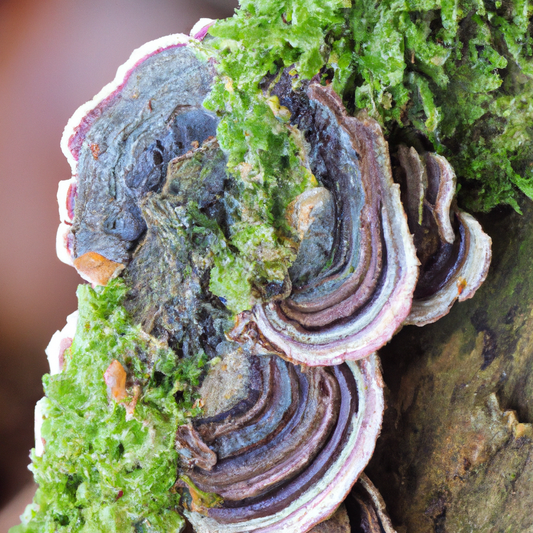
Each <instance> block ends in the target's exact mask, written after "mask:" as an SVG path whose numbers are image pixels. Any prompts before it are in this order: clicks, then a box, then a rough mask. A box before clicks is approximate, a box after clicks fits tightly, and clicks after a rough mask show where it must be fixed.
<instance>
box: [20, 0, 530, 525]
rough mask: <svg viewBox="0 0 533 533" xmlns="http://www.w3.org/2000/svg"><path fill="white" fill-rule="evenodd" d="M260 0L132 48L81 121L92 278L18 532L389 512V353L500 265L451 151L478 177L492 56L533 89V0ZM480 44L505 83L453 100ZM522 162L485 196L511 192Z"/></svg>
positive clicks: (69, 131)
mask: <svg viewBox="0 0 533 533" xmlns="http://www.w3.org/2000/svg"><path fill="white" fill-rule="evenodd" d="M256 4H257V3H253V2H250V1H248V0H244V1H243V2H241V9H240V10H239V11H238V12H237V14H236V15H235V17H234V18H232V19H229V20H227V21H221V22H219V23H217V24H214V25H213V22H212V21H206V20H204V21H201V22H200V23H199V24H198V25H197V26H196V27H195V28H194V29H193V31H192V32H191V35H192V37H189V36H185V35H172V36H168V37H164V38H162V39H159V40H156V41H153V42H151V43H147V44H146V45H145V46H143V47H141V48H140V49H138V50H136V51H135V52H134V53H133V55H132V57H131V58H130V59H129V60H128V61H127V62H126V63H125V65H123V66H122V67H120V68H119V70H118V72H117V76H116V78H115V80H114V81H113V82H112V83H111V84H109V85H108V86H106V87H105V88H104V89H103V90H102V91H101V92H100V93H99V94H98V95H97V96H96V97H95V98H94V99H93V100H92V101H91V102H89V103H87V104H85V105H84V106H82V107H80V109H79V110H78V111H77V112H76V113H75V114H74V116H73V117H72V119H71V120H70V121H69V123H68V125H67V128H66V130H65V134H64V136H63V140H62V148H63V151H64V152H65V155H66V156H67V159H68V160H69V162H70V164H71V167H72V177H71V179H70V180H67V181H65V182H62V183H61V184H60V186H59V190H58V201H59V208H60V218H61V224H60V227H59V230H58V238H57V251H58V256H59V257H60V258H61V259H62V260H63V261H65V262H67V263H69V264H72V265H73V266H74V267H75V268H76V269H77V270H78V272H79V273H80V275H81V276H82V277H83V278H84V279H86V280H87V281H88V282H89V283H90V284H91V285H92V288H91V287H90V286H88V285H85V286H83V287H81V288H80V290H79V315H78V314H75V315H71V317H69V320H68V324H67V326H66V327H65V328H64V330H63V331H61V332H57V333H56V334H55V335H54V337H53V339H52V341H51V343H50V345H49V347H48V348H47V355H48V357H49V360H50V367H51V373H50V375H48V376H46V377H45V380H44V383H45V393H46V397H45V398H44V399H43V400H41V401H40V402H39V403H38V406H37V409H36V448H35V450H34V452H33V455H32V459H33V465H32V467H31V468H32V470H33V471H34V474H35V477H36V480H37V481H38V483H39V490H38V492H37V496H36V499H35V502H34V503H33V504H32V505H31V506H29V507H28V508H27V510H26V512H25V514H24V516H23V524H22V525H21V526H18V527H17V528H15V530H16V531H17V532H27V533H29V532H37V531H39V532H50V533H51V532H55V531H116V532H130V531H131V532H148V531H160V532H169V531H176V532H177V531H181V529H182V528H183V526H184V523H185V519H184V516H185V517H187V519H188V520H189V521H190V523H191V524H192V525H193V526H194V528H195V530H196V531H198V532H199V533H208V532H209V533H216V532H220V533H223V532H224V533H240V532H242V533H244V532H252V531H258V532H277V531H290V532H292V533H295V532H301V533H305V532H308V531H311V530H312V529H313V528H314V527H315V526H316V525H317V524H319V523H321V522H323V521H324V520H327V519H328V518H329V517H330V516H331V515H332V514H333V513H334V512H335V510H336V509H337V507H338V506H339V505H340V504H341V502H342V501H343V500H345V498H346V497H347V496H348V495H349V494H350V493H351V495H350V498H351V500H350V501H351V502H352V503H351V504H352V505H354V506H355V508H356V509H357V516H358V517H359V518H358V519H359V520H360V521H361V524H362V525H361V527H364V528H366V529H365V531H366V530H368V531H376V532H378V531H387V533H389V532H391V533H393V531H394V530H393V528H392V524H391V523H390V520H389V519H388V517H387V516H386V512H385V506H384V503H383V500H382V499H381V496H380V495H379V493H377V490H376V489H375V487H373V485H372V483H371V482H370V481H369V480H368V478H366V476H364V474H363V470H364V468H365V466H366V464H367V463H368V461H369V460H370V457H371V455H372V453H373V450H374V446H375V442H376V439H377V438H378V436H379V432H380V428H381V421H382V415H383V409H384V400H383V382H382V379H381V374H380V364H379V358H378V356H377V354H376V353H375V352H376V350H378V349H379V348H380V347H382V346H383V345H384V344H386V343H387V342H388V341H389V340H390V339H391V337H392V336H393V335H394V333H395V332H396V331H398V329H400V328H401V327H403V325H405V324H416V325H419V326H422V325H424V324H427V323H430V322H433V321H435V320H437V319H438V318H440V317H441V316H443V315H444V314H446V313H447V312H448V311H449V310H450V308H451V306H452V305H453V303H454V302H455V301H462V300H464V299H466V298H470V297H472V296H473V295H474V293H475V291H476V290H477V288H478V287H479V286H480V284H481V283H482V282H483V281H484V279H485V277H486V275H487V271H488V266H489V264H490V258H491V241H490V238H489V237H488V236H487V235H486V234H485V233H484V232H483V230H482V228H481V226H480V225H479V223H478V222H477V221H476V220H475V219H474V218H473V217H472V216H471V215H469V214H468V213H466V212H465V211H464V210H462V209H461V208H459V207H458V201H457V199H456V189H457V183H456V180H457V178H456V174H455V172H454V169H453V168H452V164H450V162H449V160H448V159H447V158H446V157H447V156H450V160H451V161H452V163H455V164H457V166H458V168H459V169H460V172H461V173H462V174H461V175H460V178H461V179H463V177H464V171H465V166H464V160H463V159H462V157H463V156H462V155H458V152H457V151H456V148H457V146H456V145H457V142H455V141H452V137H453V135H455V134H456V133H457V132H461V131H463V129H462V128H464V127H465V124H467V123H468V124H470V126H471V127H472V128H473V129H474V130H475V128H481V130H483V128H484V127H485V126H486V125H487V124H488V123H489V122H490V120H491V119H490V118H489V117H487V116H486V114H483V113H482V112H481V109H484V110H485V111H486V112H487V113H492V114H493V115H494V114H495V113H496V111H495V109H496V108H497V106H499V105H502V102H503V100H502V98H503V96H501V94H499V93H497V89H498V83H497V82H496V81H495V78H494V76H496V74H494V73H492V74H491V73H489V70H491V69H492V70H494V68H503V67H504V66H505V65H510V64H511V63H512V62H513V61H514V63H512V64H514V65H515V66H517V67H519V68H521V69H522V73H523V77H522V78H520V80H521V81H520V84H522V85H521V86H524V87H525V88H527V87H529V85H528V84H530V83H531V79H530V76H531V70H530V68H531V64H530V63H531V60H530V57H531V49H530V47H531V45H530V43H529V41H527V42H526V41H522V40H520V39H521V38H520V35H519V33H520V32H521V31H523V30H524V28H525V24H526V22H525V21H526V19H527V20H529V18H528V17H530V16H531V13H530V12H529V11H527V9H526V11H525V12H524V11H522V12H520V13H518V14H517V13H515V15H516V16H515V19H516V26H515V27H511V26H509V22H508V18H509V16H511V15H509V13H499V11H498V9H499V8H496V12H493V8H492V7H491V8H486V9H485V8H484V9H481V7H479V5H478V4H476V6H477V7H476V6H473V5H472V6H469V7H468V6H466V5H465V6H464V7H465V9H464V10H463V11H462V12H461V13H459V12H458V11H453V12H452V11H450V10H449V9H448V7H447V3H444V5H443V6H440V4H439V5H438V6H437V4H435V5H433V4H432V3H431V2H430V3H429V4H427V3H425V4H424V6H418V8H416V9H415V8H414V7H413V12H412V13H411V14H409V13H408V10H407V9H406V8H405V7H401V6H399V5H396V4H395V3H390V2H381V3H377V4H371V3H367V2H365V1H362V2H354V3H353V4H352V3H351V2H336V1H333V0H326V1H325V2H321V3H320V6H319V5H318V4H317V3H315V2H310V3H309V2H308V3H306V4H305V9H304V7H303V4H301V2H300V1H299V0H294V1H293V2H283V1H277V2H274V1H273V2H265V3H261V4H260V5H256ZM441 7H442V9H441ZM507 7H508V11H509V10H510V12H511V11H512V12H513V13H514V12H515V11H516V10H517V9H518V7H519V6H518V4H516V3H513V2H511V3H510V4H509V5H508V6H507ZM513 10H514V11H513ZM363 15H364V16H363ZM496 15H497V16H496ZM495 16H496V18H495ZM498 17H499V18H498ZM516 17H518V18H516ZM520 17H522V18H520ZM524 17H525V18H524ZM495 21H496V22H495ZM365 24H366V26H365ZM370 27H372V31H373V33H369V28H370ZM487 28H488V31H489V34H490V35H489V37H487V34H486V31H485V30H487ZM267 29H268V31H267ZM484 29H485V30H484ZM484 31H485V33H484ZM491 32H492V33H491ZM400 35H401V36H403V37H402V38H401V39H399V36H400ZM494 36H499V38H502V39H504V41H505V42H506V43H507V49H506V50H504V48H505V47H500V48H498V46H499V44H498V43H500V42H501V41H497V42H496V41H495V40H494V39H495V37H494ZM493 37H494V39H493ZM398 40H399V41H400V42H401V43H403V44H401V45H398V46H400V48H399V49H396V48H395V46H396V45H394V46H392V45H391V46H387V47H385V48H388V49H389V52H390V53H389V56H388V57H385V56H384V55H383V53H382V52H383V50H384V49H385V48H384V46H383V43H384V42H386V43H389V44H391V43H395V42H396V41H398ZM463 41H464V42H465V43H470V42H472V43H475V50H474V49H470V48H468V53H466V52H465V53H464V54H463V55H462V56H461V58H459V57H458V56H457V54H458V50H459V48H457V46H458V45H454V42H459V43H461V42H463ZM251 42H253V43H254V46H253V47H252V46H251V45H250V43H251ZM513 42H514V43H515V44H516V43H520V45H519V46H518V45H516V46H515V47H514V48H513V47H512V46H510V45H511V44H512V43H513ZM421 43H423V46H422V45H421ZM528 43H529V44H528ZM419 45H420V46H419ZM454 46H456V48H454ZM468 46H470V45H469V44H468ZM376 47H377V48H376ZM376 50H377V51H376ZM454 54H455V55H456V56H457V57H455V58H453V57H452V56H453V55H454ZM506 54H507V55H506ZM378 56H379V57H378ZM508 56H509V57H508ZM405 58H408V59H409V61H406V59H405ZM504 62H505V65H504ZM510 62H511V63H510ZM472 66H473V67H474V71H475V72H476V76H478V78H477V79H478V81H480V80H484V81H487V80H488V81H490V80H492V82H493V86H491V87H492V89H490V90H492V91H493V93H490V94H489V93H486V91H485V92H483V91H482V90H481V89H480V90H478V91H477V92H475V93H472V94H470V95H469V96H464V95H463V96H461V95H460V94H458V93H457V94H456V93H455V92H454V91H453V90H452V93H450V96H449V98H450V101H452V102H453V105H452V106H451V107H450V109H447V108H441V107H440V106H441V105H442V104H443V103H444V102H445V99H444V96H443V95H444V92H443V91H445V89H446V87H449V86H450V85H449V84H450V83H453V81H454V80H457V79H459V78H460V77H461V76H463V75H464V72H463V70H464V69H465V68H466V69H468V68H471V67H472ZM509 68H510V69H511V70H510V71H512V67H509ZM462 69H463V70H462ZM476 69H477V70H476ZM461 73H463V74H461ZM528 76H529V78H528ZM372 80H374V82H372ZM464 80H466V81H465V83H467V85H468V84H469V83H470V84H471V83H473V81H472V80H473V78H472V77H467V78H464ZM500 81H501V79H500ZM450 87H452V89H453V87H454V86H453V85H451V86H450ZM524 90H525V91H526V89H524ZM527 90H530V89H527ZM489 92H490V91H489ZM526 92H527V91H526ZM465 94H466V93H465ZM482 94H486V96H485V97H483V96H482ZM472 95H473V96H472ZM474 100H475V103H476V105H477V106H478V107H479V109H478V111H476V112H475V113H474V115H475V116H470V117H467V118H465V117H464V116H463V118H462V119H460V120H459V119H457V120H455V119H454V118H453V117H452V116H451V115H450V113H453V112H455V113H457V109H459V108H460V109H463V107H462V106H464V105H466V103H469V102H470V103H472V102H471V101H474ZM465 102H466V103H465ZM513 105H515V104H513ZM476 113H477V114H476ZM463 115H464V113H463ZM454 120H455V122H454ZM461 120H462V122H461ZM506 120H507V122H506V124H505V126H504V127H503V129H501V130H500V132H499V133H498V134H497V135H496V136H494V137H491V139H490V142H489V144H490V143H492V145H491V146H496V145H498V143H500V145H501V143H504V142H505V139H507V138H508V134H509V132H508V130H509V129H510V128H512V122H513V119H512V118H508V119H506ZM483 131H484V130H483ZM509 131H510V130H509ZM466 137H467V138H468V135H467V136H466ZM470 138H471V136H470ZM502 146H503V145H502ZM510 146H511V145H508V147H507V148H505V149H503V148H502V150H503V152H505V153H506V154H507V155H508V156H509V158H508V161H509V162H510V163H509V164H510V165H511V167H512V168H513V171H512V172H514V174H513V175H512V180H511V181H512V183H514V184H515V185H516V186H518V187H519V188H520V189H522V190H524V191H525V192H527V191H528V190H529V189H528V187H530V185H529V181H527V180H528V177H527V176H525V175H519V174H518V173H517V172H518V170H516V168H518V167H514V166H513V165H514V164H516V165H518V166H519V164H518V162H519V161H522V159H523V158H522V159H520V157H522V155H523V153H522V152H521V148H520V147H518V148H516V150H515V151H514V152H513V154H511V152H510V151H511V150H512V149H511V148H510ZM506 150H507V151H506ZM513 150H514V148H513ZM503 152H501V151H500V152H499V153H500V154H501V153H503ZM476 153H477V152H476ZM509 154H511V155H509ZM478 155H479V154H478ZM478 155H476V156H475V157H477V159H474V161H473V163H472V167H471V169H470V170H471V171H472V172H475V171H474V170H473V169H475V168H477V169H478V170H479V169H482V168H484V167H483V165H485V164H489V163H488V161H489V159H483V161H482V159H480V157H478ZM476 165H477V166H476ZM466 174H467V176H466V177H472V176H471V175H468V172H467V173H466ZM502 179H503V178H502V176H501V175H498V176H496V177H495V178H494V180H493V181H491V182H490V184H489V185H487V188H486V190H485V192H487V191H489V192H490V194H492V195H493V196H491V197H490V198H489V196H488V194H489V193H487V194H485V193H483V192H482V193H479V191H478V192H477V193H474V192H473V191H472V190H471V191H470V192H469V194H470V196H468V198H470V200H471V205H478V206H479V205H481V206H483V207H487V206H490V205H492V203H494V202H495V201H496V200H495V199H497V200H498V201H504V202H507V203H510V204H512V205H514V204H513V202H514V201H515V200H514V198H515V194H516V192H515V189H513V188H512V187H509V186H507V185H505V186H504V185H502V183H503V182H502ZM498 180H499V181H498ZM505 187H507V188H505ZM476 194H477V196H476ZM484 194H485V195H484ZM465 198H467V196H465ZM358 479H359V482H358ZM356 483H357V484H356ZM354 485H355V488H353V487H354ZM352 488H353V491H352ZM325 524H327V522H325Z"/></svg>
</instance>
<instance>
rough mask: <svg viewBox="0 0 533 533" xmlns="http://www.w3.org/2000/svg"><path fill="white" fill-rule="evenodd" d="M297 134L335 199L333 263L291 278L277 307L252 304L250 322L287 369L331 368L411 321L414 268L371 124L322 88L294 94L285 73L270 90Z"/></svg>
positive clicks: (379, 138) (384, 150)
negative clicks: (300, 365) (296, 366)
mask: <svg viewBox="0 0 533 533" xmlns="http://www.w3.org/2000/svg"><path fill="white" fill-rule="evenodd" d="M272 93H273V94H276V95H277V96H278V97H279V98H280V102H281V104H282V105H284V106H286V107H288V108H289V110H290V111H291V113H292V122H293V124H294V125H296V126H297V127H298V128H299V129H300V130H301V131H302V132H303V134H304V135H305V139H306V141H307V144H308V146H309V150H308V154H307V158H308V160H309V164H310V167H311V170H312V172H313V173H314V174H315V176H316V178H317V179H318V181H319V182H320V183H321V185H323V186H324V187H326V188H327V189H328V190H329V191H330V193H331V194H332V196H333V200H334V205H335V210H336V213H335V228H334V240H333V248H332V252H331V256H330V258H329V261H328V263H326V264H325V265H324V268H323V269H322V272H321V273H319V274H318V275H317V276H315V277H313V278H312V279H308V280H293V292H292V294H291V295H290V297H289V298H287V299H286V300H283V301H282V302H274V303H269V304H264V305H261V306H257V307H256V308H255V309H254V313H253V318H252V319H253V320H254V321H255V322H256V324H257V327H258V329H259V332H260V334H261V335H262V336H264V337H265V338H266V340H267V341H268V342H269V343H271V344H272V345H274V346H275V347H276V348H277V349H278V350H279V353H280V354H281V355H282V356H283V357H286V358H287V359H288V360H291V361H293V362H300V363H305V364H307V365H311V366H316V365H331V364H338V363H340V362H342V361H345V360H350V359H351V360H356V359H360V358H362V357H366V356H368V355H369V354H370V353H372V352H373V351H375V350H376V349H378V348H380V347H381V346H383V345H384V344H385V343H386V342H388V341H389V340H390V338H391V337H392V335H393V334H394V333H395V331H396V330H397V329H398V328H399V327H400V326H401V324H402V322H403V321H404V320H405V318H406V317H407V315H408V314H409V311H410V307H411V300H412V295H413V291H414V288H415V285H416V280H417V276H418V260H417V258H416V253H415V249H414V246H413V242H412V238H411V235H410V233H409V228H408V225H407V220H406V217H405V213H404V210H403V207H402V205H401V201H400V195H399V187H398V186H397V185H395V184H394V183H393V181H392V174H391V169H390V160H389V155H388V146H387V143H386V142H385V139H384V137H383V134H382V132H381V129H380V127H379V125H378V124H377V123H376V122H375V121H374V120H372V119H369V118H368V117H365V116H361V117H360V118H355V117H350V116H348V115H347V113H346V110H345V109H344V107H343V105H342V103H341V100H340V98H339V97H338V96H337V95H336V94H335V92H334V91H333V90H332V89H331V88H329V87H322V86H320V85H319V84H316V83H311V84H310V85H309V87H308V89H307V91H306V92H303V91H302V92H299V93H295V92H293V90H292V85H291V80H290V78H289V77H288V76H287V75H286V74H285V75H284V76H283V77H282V81H281V82H279V83H278V84H277V85H276V86H275V87H274V89H273V91H272Z"/></svg>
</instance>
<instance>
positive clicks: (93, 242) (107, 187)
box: [56, 19, 218, 285]
mask: <svg viewBox="0 0 533 533" xmlns="http://www.w3.org/2000/svg"><path fill="white" fill-rule="evenodd" d="M210 23H211V21H209V20H207V19H203V20H202V21H200V23H199V25H197V26H195V28H194V29H193V32H195V33H193V35H194V36H196V37H198V38H200V39H201V38H203V37H204V36H205V32H206V28H208V26H209V25H210ZM204 30H205V31H204ZM192 42H196V41H195V40H194V39H193V38H192V37H189V36H187V35H182V34H176V35H169V36H166V37H162V38H161V39H157V40H155V41H151V42H149V43H146V44H145V45H143V46H141V47H140V48H138V49H137V50H135V51H134V52H133V54H132V55H131V57H130V58H129V59H128V61H127V62H126V63H125V64H124V65H122V66H121V67H120V68H119V69H118V71H117V75H116V77H115V79H114V80H113V81H112V82H111V83H110V84H108V85H106V86H105V87H104V88H103V89H102V90H101V91H100V92H99V93H98V94H97V95H96V96H95V97H94V98H93V100H91V101H90V102H87V103H86V104H84V105H83V106H81V107H80V108H79V109H78V110H77V111H76V112H75V113H74V115H73V116H72V118H71V119H70V120H69V122H68V124H67V126H66V128H65V131H64V133H63V138H62V140H61V148H62V150H63V153H64V154H65V156H66V158H67V160H68V161H69V163H70V166H71V168H72V178H71V179H69V180H67V181H63V182H60V184H59V188H58V201H59V212H60V219H61V224H60V226H59V228H58V232H57V244H56V246H57V255H58V257H59V258H60V259H61V260H62V261H63V262H65V263H67V264H70V265H74V267H76V269H77V270H78V272H79V273H80V275H81V276H82V277H83V278H84V279H86V280H87V281H90V282H91V283H93V284H97V285H105V284H106V283H107V281H108V280H109V279H111V278H112V277H114V276H116V275H118V273H119V272H120V271H121V270H122V269H123V268H124V266H125V265H127V264H128V262H129V260H130V258H131V250H132V248H134V247H135V245H136V243H137V242H138V240H139V239H140V238H141V237H142V235H143V234H144V232H145V231H146V222H145V220H144V219H143V217H142V213H141V209H140V202H141V200H142V199H143V198H144V197H145V196H146V194H147V193H148V192H150V191H156V192H157V191H160V189H161V187H162V185H163V182H164V179H165V175H166V168H167V166H168V163H169V162H170V160H172V159H174V158H175V157H177V156H180V155H183V154H185V153H186V152H187V151H188V150H190V149H191V142H199V143H200V144H201V143H202V142H203V141H205V140H206V139H207V138H209V137H211V136H214V135H215V134H216V127H217V124H218V119H217V118H216V116H215V115H214V114H212V113H209V112H208V111H207V110H206V109H205V108H203V107H202V102H203V100H204V98H205V97H206V95H207V94H208V93H209V91H210V89H211V83H212V80H213V77H214V74H215V73H214V68H213V66H212V65H210V64H209V63H208V62H206V61H202V60H201V59H199V58H198V57H197V56H196V54H195V52H194V51H193V50H192V49H191V47H190V46H188V44H189V43H192ZM80 176H83V179H79V177H80Z"/></svg>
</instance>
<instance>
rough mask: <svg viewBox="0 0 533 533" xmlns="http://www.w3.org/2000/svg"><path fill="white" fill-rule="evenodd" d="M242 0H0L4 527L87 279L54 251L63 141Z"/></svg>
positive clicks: (18, 500)
mask: <svg viewBox="0 0 533 533" xmlns="http://www.w3.org/2000/svg"><path fill="white" fill-rule="evenodd" d="M236 6H237V0H195V1H194V2H192V1H188V0H45V1H43V0H0V532H1V533H4V532H7V530H8V529H9V527H10V526H12V525H15V524H16V523H18V515H19V514H20V513H21V512H22V511H23V509H24V505H25V504H26V503H28V502H29V500H31V497H32V493H33V490H34V487H33V485H32V481H31V479H32V478H31V473H30V472H29V471H28V469H27V466H28V464H29V457H28V454H29V451H30V449H31V448H32V447H33V409H34V406H35V402H36V401H37V400H38V399H39V398H40V397H41V396H42V395H43V393H42V387H41V375H42V374H43V373H46V372H47V371H48V364H47V360H46V356H45V353H44V349H45V347H46V345H47V344H48V341H49V340H50V337H51V336H52V334H53V333H54V332H55V331H56V330H57V329H61V328H62V327H63V326H64V325H65V318H66V316H67V315H68V314H69V313H71V312H72V311H74V310H75V309H76V307H77V303H76V296H75V291H76V287H77V285H78V283H81V279H80V278H79V277H78V275H77V274H76V272H75V271H74V269H72V268H71V267H68V266H66V265H64V264H63V263H61V262H60V261H59V260H58V259H57V258H56V255H55V235H56V230H57V226H58V223H59V218H58V211H57V202H56V190H57V182H58V181H59V180H64V179H68V178H69V177H70V168H69V165H68V164H67V162H66V160H65V158H64V157H63V155H62V153H61V150H60V148H59V140H60V138H61V134H62V131H63V128H64V126H65V124H66V122H67V120H68V119H69V117H70V116H71V115H72V114H73V112H74V111H75V110H76V108H77V107H79V106H80V105H81V104H83V103H84V102H86V101H87V100H90V99H91V98H92V97H93V96H94V95H95V94H96V93H97V92H98V91H99V90H100V89H101V88H102V87H103V86H104V85H105V84H106V83H108V82H110V81H111V80H112V79H113V78H114V75H115V72H116V69H117V68H118V66H119V65H121V64H122V63H124V62H125V61H126V59H127V58H128V57H129V55H130V53H131V52H132V51H133V50H134V49H135V48H137V47H138V46H140V45H142V44H143V43H145V42H147V41H150V40H152V39H156V38H158V37H161V36H163V35H167V34H170V33H177V32H182V33H189V30H190V29H191V27H192V26H193V24H194V23H195V22H196V21H197V20H198V19H199V18H201V17H208V18H224V17H227V16H231V14H232V13H233V10H234V8H235V7H236Z"/></svg>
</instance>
